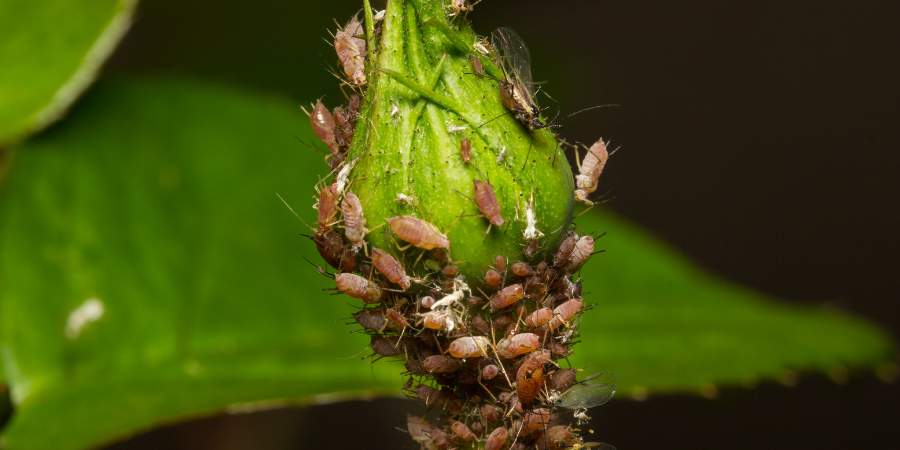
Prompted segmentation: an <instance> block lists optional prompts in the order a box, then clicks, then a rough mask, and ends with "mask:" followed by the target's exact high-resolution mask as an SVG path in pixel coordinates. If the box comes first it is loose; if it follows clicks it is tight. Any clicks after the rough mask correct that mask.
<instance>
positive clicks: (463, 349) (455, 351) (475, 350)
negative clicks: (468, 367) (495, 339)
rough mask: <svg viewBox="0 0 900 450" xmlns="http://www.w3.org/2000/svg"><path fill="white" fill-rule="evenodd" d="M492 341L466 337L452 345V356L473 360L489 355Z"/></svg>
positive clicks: (478, 337)
mask: <svg viewBox="0 0 900 450" xmlns="http://www.w3.org/2000/svg"><path fill="white" fill-rule="evenodd" d="M489 348H490V341H489V340H488V339H487V338H486V337H484V336H465V337H461V338H458V339H456V340H454V341H453V342H451V343H450V349H449V351H450V356H453V357H454V358H473V357H476V356H485V355H487V352H488V349H489Z"/></svg>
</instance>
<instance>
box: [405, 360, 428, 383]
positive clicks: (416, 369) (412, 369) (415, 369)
mask: <svg viewBox="0 0 900 450" xmlns="http://www.w3.org/2000/svg"><path fill="white" fill-rule="evenodd" d="M403 367H406V370H408V371H409V373H411V374H413V375H425V374H426V373H428V371H427V370H425V363H424V362H422V360H421V359H411V360H409V361H407V362H406V364H404V365H403ZM407 387H408V386H407Z"/></svg>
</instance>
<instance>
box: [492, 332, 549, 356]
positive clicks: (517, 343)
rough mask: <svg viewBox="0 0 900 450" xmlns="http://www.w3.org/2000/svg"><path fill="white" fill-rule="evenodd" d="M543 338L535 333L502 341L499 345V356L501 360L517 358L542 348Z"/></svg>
mask: <svg viewBox="0 0 900 450" xmlns="http://www.w3.org/2000/svg"><path fill="white" fill-rule="evenodd" d="M540 346H541V338H540V337H539V336H538V335H536V334H534V333H520V334H517V335H515V336H512V337H510V338H506V339H501V340H500V343H498V344H497V354H498V355H500V357H501V358H507V359H510V358H515V357H516V356H519V355H524V354H526V353H529V352H533V351H535V350H537V349H538V348H540Z"/></svg>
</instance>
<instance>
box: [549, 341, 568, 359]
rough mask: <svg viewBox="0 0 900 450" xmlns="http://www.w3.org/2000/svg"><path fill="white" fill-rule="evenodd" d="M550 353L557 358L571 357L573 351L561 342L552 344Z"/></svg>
mask: <svg viewBox="0 0 900 450" xmlns="http://www.w3.org/2000/svg"><path fill="white" fill-rule="evenodd" d="M550 351H551V352H552V353H553V354H554V355H556V356H569V355H571V354H572V351H571V350H569V348H568V347H566V346H565V345H563V344H560V343H559V342H551V343H550Z"/></svg>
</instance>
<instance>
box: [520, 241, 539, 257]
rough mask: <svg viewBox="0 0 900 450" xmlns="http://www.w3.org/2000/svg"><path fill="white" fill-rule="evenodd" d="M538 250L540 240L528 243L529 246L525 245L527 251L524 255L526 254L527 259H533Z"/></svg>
mask: <svg viewBox="0 0 900 450" xmlns="http://www.w3.org/2000/svg"><path fill="white" fill-rule="evenodd" d="M537 248H538V240H537V239H532V240H530V241H528V244H527V245H525V250H524V251H523V253H525V257H526V258H528V259H531V258H533V257H534V253H535V252H536V251H537Z"/></svg>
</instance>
